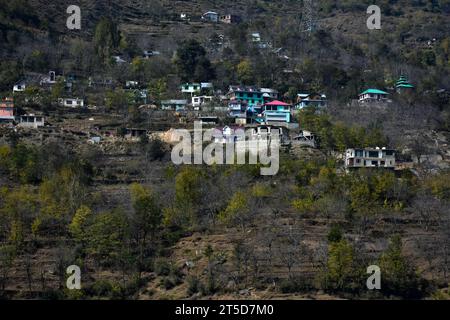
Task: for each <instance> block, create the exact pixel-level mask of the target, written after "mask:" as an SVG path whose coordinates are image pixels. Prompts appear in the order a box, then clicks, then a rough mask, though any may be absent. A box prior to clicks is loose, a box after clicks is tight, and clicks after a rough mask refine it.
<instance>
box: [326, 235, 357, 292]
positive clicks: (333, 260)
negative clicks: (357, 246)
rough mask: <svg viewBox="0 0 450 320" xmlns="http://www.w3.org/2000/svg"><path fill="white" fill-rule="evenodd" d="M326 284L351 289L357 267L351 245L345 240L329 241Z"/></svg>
mask: <svg viewBox="0 0 450 320" xmlns="http://www.w3.org/2000/svg"><path fill="white" fill-rule="evenodd" d="M327 270H328V272H327V277H326V278H327V282H328V286H329V287H331V288H333V289H336V290H346V289H351V288H352V286H353V284H354V280H355V276H356V274H357V268H356V263H355V252H354V249H353V246H352V245H351V244H350V243H349V242H348V241H347V240H344V239H342V240H340V241H337V242H331V243H330V245H329V248H328V262H327Z"/></svg>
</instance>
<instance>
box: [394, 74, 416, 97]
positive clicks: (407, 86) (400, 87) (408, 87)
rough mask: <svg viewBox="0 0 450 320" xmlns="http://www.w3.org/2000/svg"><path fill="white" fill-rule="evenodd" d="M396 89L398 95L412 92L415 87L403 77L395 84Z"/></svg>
mask: <svg viewBox="0 0 450 320" xmlns="http://www.w3.org/2000/svg"><path fill="white" fill-rule="evenodd" d="M395 88H396V90H397V93H402V92H410V91H412V90H414V85H412V84H411V83H410V82H409V81H408V77H406V76H404V75H402V76H400V79H398V81H397V83H396V84H395Z"/></svg>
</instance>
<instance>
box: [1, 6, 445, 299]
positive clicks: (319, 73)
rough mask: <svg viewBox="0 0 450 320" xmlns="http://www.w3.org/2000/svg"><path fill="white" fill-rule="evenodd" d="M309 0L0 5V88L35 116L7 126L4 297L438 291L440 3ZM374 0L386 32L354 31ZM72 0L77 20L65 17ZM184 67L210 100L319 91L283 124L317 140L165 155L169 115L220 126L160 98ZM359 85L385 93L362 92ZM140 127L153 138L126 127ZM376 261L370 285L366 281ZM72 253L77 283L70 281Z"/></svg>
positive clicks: (166, 96) (434, 294) (390, 295)
mask: <svg viewBox="0 0 450 320" xmlns="http://www.w3.org/2000/svg"><path fill="white" fill-rule="evenodd" d="M307 3H308V1H302V0H277V1H264V0H249V1H244V0H237V1H222V0H209V1H208V0H200V1H181V0H178V1H169V0H147V1H145V0H124V1H120V0H98V1H92V0H79V1H75V2H74V1H50V0H48V1H46V0H28V1H26V0H16V1H7V0H0V97H2V98H3V97H9V96H13V97H14V104H15V108H17V113H18V114H19V115H25V114H27V115H34V114H39V115H42V116H43V117H45V119H46V124H45V126H43V127H42V128H39V129H36V130H31V129H30V130H28V129H23V128H18V127H11V126H9V127H8V126H7V125H0V297H1V298H30V299H35V298H38V299H102V298H109V299H223V298H238V299H239V298H255V299H258V298H259V299H272V298H289V299H290V298H292V299H295V298H307V299H326V298H331V299H333V298H349V299H358V298H363V299H366V298H368V299H429V298H433V299H449V297H450V296H449V291H448V290H449V289H448V288H449V265H450V264H449V259H450V233H449V230H450V205H449V201H450V171H449V169H450V149H449V138H450V0H433V1H423V0H414V1H411V0H408V1H406V0H383V1H378V0H377V1H371V0H362V1H361V0H358V1H357V0H343V1H333V0H324V1H312V3H313V4H312V5H311V6H309V7H307ZM371 4H376V5H378V6H380V8H381V13H382V20H381V23H382V29H381V30H369V29H368V28H367V25H366V21H367V18H368V17H369V15H368V14H367V12H366V10H367V7H368V6H369V5H371ZM69 5H78V6H79V7H80V9H81V16H82V20H81V22H82V24H81V30H68V29H67V27H66V19H67V17H68V16H69V14H68V13H67V12H66V9H67V7H68V6H69ZM207 11H215V12H217V13H219V14H220V15H225V14H233V15H236V16H239V17H240V22H239V23H230V24H228V23H221V22H210V21H206V20H205V19H202V18H201V17H202V15H203V14H204V13H205V12H207ZM256 34H257V36H256ZM149 52H150V53H149ZM49 71H54V72H55V74H56V75H57V77H56V79H55V81H53V82H52V84H51V89H49V88H48V87H46V86H45V85H43V82H42V79H43V77H44V76H45V77H46V76H47V75H48V74H49ZM401 76H407V78H408V81H409V82H410V83H412V84H413V87H414V90H411V92H409V93H408V94H402V93H401V92H399V91H397V90H396V84H397V83H398V81H399V78H400V77H401ZM35 79H41V82H40V81H39V80H35ZM20 81H23V82H24V83H26V88H25V89H23V90H22V91H19V90H17V92H14V93H12V91H13V86H14V85H16V84H18V83H21V82H20ZM130 81H131V84H130ZM187 82H190V83H192V82H195V83H197V82H198V83H204V82H205V83H206V82H211V83H212V84H213V86H214V92H213V93H210V92H208V95H211V96H213V98H212V102H211V105H212V106H213V107H217V109H220V108H222V109H223V108H225V109H226V108H227V105H226V103H225V102H223V101H222V100H221V99H222V98H223V97H224V96H225V95H226V93H227V92H228V90H229V87H230V86H231V85H238V84H239V85H247V86H256V87H261V88H273V89H274V90H275V91H276V92H277V93H278V97H277V99H279V100H281V101H283V103H286V104H290V105H295V104H296V103H297V99H298V97H299V94H300V93H305V92H308V93H315V94H319V95H323V96H326V99H327V107H326V109H324V110H321V111H318V110H317V109H315V108H305V109H302V110H300V111H299V112H298V113H296V114H295V117H294V118H295V119H294V121H295V122H296V123H298V129H297V131H295V130H294V132H293V133H292V134H291V136H292V137H295V136H297V137H298V135H299V134H300V132H303V130H304V131H307V132H312V133H313V134H314V135H315V137H316V138H317V145H315V146H314V147H298V146H295V144H290V145H288V146H283V148H282V149H281V151H280V170H279V173H278V174H277V175H276V176H273V177H263V176H261V175H260V174H259V173H260V171H259V169H260V166H259V165H256V166H254V165H231V166H220V165H213V166H206V165H201V166H175V165H174V164H173V163H172V161H171V159H170V151H171V148H172V147H173V145H172V144H171V141H170V137H169V138H168V136H170V134H171V132H172V130H171V129H173V128H188V129H192V127H193V125H192V122H193V119H197V118H198V117H199V116H211V115H213V116H215V117H217V118H218V119H219V124H220V125H221V127H224V126H226V125H230V126H231V125H232V123H231V120H230V119H229V118H228V117H225V116H223V114H222V113H220V112H217V113H213V112H209V111H208V112H203V111H202V110H200V111H199V110H189V111H190V112H186V114H184V113H183V112H175V111H174V112H165V111H164V110H161V109H162V107H161V106H162V104H163V102H164V101H167V100H169V101H170V100H180V99H188V100H189V99H191V98H192V97H191V96H190V95H186V94H184V93H183V92H181V91H180V84H182V83H187ZM133 83H136V88H134V85H133ZM68 84H70V85H68ZM130 87H132V88H130ZM369 88H378V89H381V90H385V91H386V92H388V93H389V103H386V104H377V103H375V104H373V105H371V104H369V105H364V104H361V103H359V102H358V95H359V94H360V93H361V92H363V91H364V90H366V89H369ZM138 90H139V91H138ZM140 90H145V92H146V96H145V102H142V100H141V98H142V96H139V95H140V94H141V92H142V91H140ZM66 97H67V98H69V97H72V98H77V99H78V98H80V99H83V103H85V106H86V108H79V109H76V108H71V107H67V106H66V108H63V107H62V106H61V102H60V99H62V98H66ZM2 101H3V100H2ZM5 101H6V100H5ZM5 103H6V102H5ZM208 110H209V109H208ZM201 111H202V112H201ZM233 125H234V123H233ZM136 129H140V130H144V131H145V132H146V134H145V135H144V136H143V137H141V138H140V139H139V141H135V140H133V141H132V139H127V135H130V134H129V132H130V131H131V132H132V131H133V130H136ZM127 130H128V131H127ZM147 133H148V135H147ZM131 135H132V133H131ZM94 138H98V140H94ZM292 140H294V138H293V139H292ZM376 147H378V148H382V147H387V148H389V149H393V150H396V153H397V161H398V163H399V166H397V168H395V170H383V169H381V168H379V170H377V169H375V170H372V169H367V170H366V169H361V170H355V171H348V170H346V168H345V164H344V162H345V152H346V150H347V149H349V148H376ZM373 264H376V265H378V266H380V268H381V269H382V270H383V278H382V279H383V280H382V281H383V286H382V290H380V291H368V290H367V288H366V286H365V284H366V279H367V274H366V269H367V266H369V265H373ZM69 265H78V266H80V268H81V269H82V274H83V278H82V283H83V287H82V289H81V290H68V289H66V286H65V284H66V278H67V274H66V268H67V266H69Z"/></svg>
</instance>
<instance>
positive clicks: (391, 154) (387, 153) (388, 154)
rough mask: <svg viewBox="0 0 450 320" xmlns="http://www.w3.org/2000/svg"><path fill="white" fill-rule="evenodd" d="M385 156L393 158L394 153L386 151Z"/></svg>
mask: <svg viewBox="0 0 450 320" xmlns="http://www.w3.org/2000/svg"><path fill="white" fill-rule="evenodd" d="M386 155H387V156H393V155H394V151H392V150H387V151H386Z"/></svg>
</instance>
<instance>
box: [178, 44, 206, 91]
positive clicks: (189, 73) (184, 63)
mask: <svg viewBox="0 0 450 320" xmlns="http://www.w3.org/2000/svg"><path fill="white" fill-rule="evenodd" d="M175 65H176V68H177V71H178V75H179V76H180V78H181V79H182V81H185V82H187V81H209V80H212V79H214V77H215V74H214V69H213V68H212V66H211V62H210V61H209V60H208V58H207V57H206V51H205V49H204V48H203V47H202V46H201V44H200V43H199V42H198V41H197V40H194V39H191V40H187V41H185V42H183V43H182V44H181V46H180V47H179V48H178V50H177V52H176V57H175Z"/></svg>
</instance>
